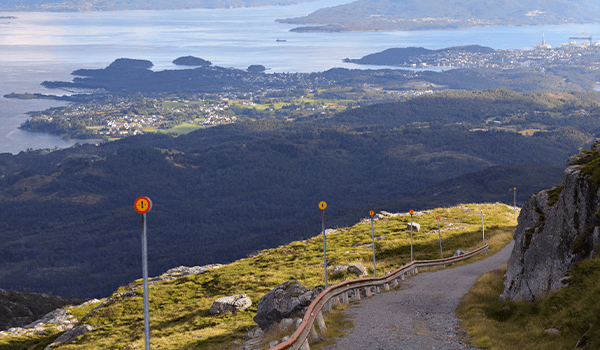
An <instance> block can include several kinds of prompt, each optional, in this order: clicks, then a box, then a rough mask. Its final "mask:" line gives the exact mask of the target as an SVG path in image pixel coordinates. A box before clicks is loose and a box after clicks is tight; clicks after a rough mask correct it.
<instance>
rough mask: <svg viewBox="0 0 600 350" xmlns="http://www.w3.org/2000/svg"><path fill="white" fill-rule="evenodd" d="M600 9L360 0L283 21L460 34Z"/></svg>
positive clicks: (320, 28)
mask: <svg viewBox="0 0 600 350" xmlns="http://www.w3.org/2000/svg"><path fill="white" fill-rule="evenodd" d="M599 13H600V6H599V5H598V4H597V3H596V2H591V1H585V0H573V1H568V0H547V1H544V2H540V1H535V0H519V1H518V0H508V1H499V0H493V1H477V0H456V1H444V0H433V1H423V0H416V1H413V0H380V1H376V0H358V1H355V2H352V3H349V4H344V5H339V6H334V7H328V8H322V9H320V10H318V11H315V12H313V13H311V14H309V15H308V16H303V17H296V18H286V19H280V20H278V22H281V23H291V24H298V25H302V27H298V28H294V29H292V31H295V32H352V31H381V30H386V31H389V30H429V29H438V30H443V29H456V28H467V27H481V26H517V25H518V26H528V25H549V24H565V23H598V14H599Z"/></svg>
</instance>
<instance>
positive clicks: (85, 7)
mask: <svg viewBox="0 0 600 350" xmlns="http://www.w3.org/2000/svg"><path fill="white" fill-rule="evenodd" d="M304 2H307V1H305V0H276V1H275V0H147V1H146V0H123V1H116V0H97V1H87V0H64V1H63V0H5V1H2V2H1V3H0V11H36V12H37V11H49V12H84V11H120V10H176V9H194V8H236V7H262V6H281V5H293V4H300V3H304Z"/></svg>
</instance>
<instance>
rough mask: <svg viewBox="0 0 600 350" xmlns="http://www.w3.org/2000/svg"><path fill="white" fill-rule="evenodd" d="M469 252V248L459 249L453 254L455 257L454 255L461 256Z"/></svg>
mask: <svg viewBox="0 0 600 350" xmlns="http://www.w3.org/2000/svg"><path fill="white" fill-rule="evenodd" d="M468 252H469V251H468V250H462V249H457V250H456V251H455V252H454V255H452V256H453V257H454V256H459V255H463V254H467V253H468Z"/></svg>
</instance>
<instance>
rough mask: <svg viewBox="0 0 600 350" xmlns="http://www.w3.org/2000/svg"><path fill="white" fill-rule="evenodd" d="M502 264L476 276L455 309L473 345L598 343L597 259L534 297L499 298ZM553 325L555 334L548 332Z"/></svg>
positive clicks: (599, 279) (599, 289) (592, 346)
mask: <svg viewBox="0 0 600 350" xmlns="http://www.w3.org/2000/svg"><path fill="white" fill-rule="evenodd" d="M504 275H505V269H499V270H495V271H491V272H488V273H486V274H485V275H483V276H481V277H480V278H479V279H478V280H477V282H476V283H475V285H474V287H473V288H472V289H471V291H469V292H468V293H467V294H466V295H465V296H464V297H463V299H462V301H461V304H460V305H459V307H458V308H457V316H458V317H459V318H461V319H462V321H461V323H460V324H461V326H462V327H464V328H465V329H467V331H468V335H469V337H470V338H472V340H473V341H472V342H473V345H475V346H476V347H481V348H486V349H503V350H511V349H534V350H537V349H540V350H541V349H548V350H555V349H574V348H575V345H576V344H577V343H578V342H579V348H584V349H598V348H600V305H599V304H598V300H599V297H600V259H599V258H595V259H592V260H584V261H581V262H579V263H578V264H576V266H575V268H574V269H573V270H572V277H571V280H570V284H569V286H567V287H566V288H564V289H562V290H560V291H558V292H556V293H554V294H551V295H548V296H546V297H545V298H543V299H540V300H537V301H535V302H513V301H507V302H499V301H498V298H499V296H500V294H501V293H502V291H503V289H504V286H503V281H504ZM551 328H555V329H557V330H558V331H559V332H560V334H556V335H553V334H549V333H548V332H547V331H546V330H548V329H551Z"/></svg>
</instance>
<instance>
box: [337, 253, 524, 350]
mask: <svg viewBox="0 0 600 350" xmlns="http://www.w3.org/2000/svg"><path fill="white" fill-rule="evenodd" d="M513 245H514V241H513V242H511V243H510V244H508V245H507V246H506V247H504V248H503V249H502V250H501V251H500V252H498V253H496V254H495V255H492V256H490V257H488V258H487V259H485V260H481V261H478V262H476V263H472V264H468V265H464V266H460V267H455V268H452V269H445V270H439V271H436V272H427V273H422V274H418V275H417V276H414V277H411V278H409V279H407V280H406V281H405V282H404V283H403V285H402V286H401V287H400V290H396V291H392V292H388V293H381V294H379V295H376V296H375V297H372V298H370V299H365V300H362V301H361V302H360V306H359V307H356V306H354V307H351V308H350V309H348V310H347V311H345V312H346V313H348V314H350V315H352V316H353V319H354V320H353V323H354V328H352V329H350V330H349V331H348V334H347V335H346V336H344V337H343V338H341V339H339V340H338V341H337V343H336V344H335V345H334V346H332V347H329V348H328V349H339V350H353V349H373V350H392V349H393V350H398V349H407V350H408V349H415V350H416V349H419V350H421V349H435V350H440V349H444V350H446V349H475V348H474V347H472V346H469V345H467V344H464V343H463V342H461V340H460V334H461V333H463V334H464V330H462V329H461V328H460V327H459V326H458V319H457V318H456V316H455V314H454V310H455V309H456V307H457V306H458V303H459V301H460V298H461V297H462V296H463V295H464V294H465V293H467V292H468V291H469V289H471V287H472V286H473V283H475V279H477V277H479V276H481V275H482V274H484V273H485V272H487V271H491V270H495V269H497V268H499V267H500V266H502V265H504V264H506V262H507V261H508V258H509V257H510V253H511V252H512V248H513Z"/></svg>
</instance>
